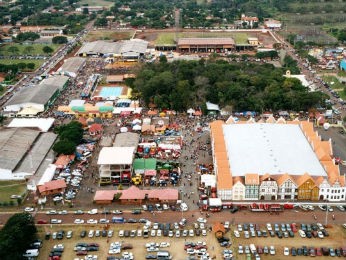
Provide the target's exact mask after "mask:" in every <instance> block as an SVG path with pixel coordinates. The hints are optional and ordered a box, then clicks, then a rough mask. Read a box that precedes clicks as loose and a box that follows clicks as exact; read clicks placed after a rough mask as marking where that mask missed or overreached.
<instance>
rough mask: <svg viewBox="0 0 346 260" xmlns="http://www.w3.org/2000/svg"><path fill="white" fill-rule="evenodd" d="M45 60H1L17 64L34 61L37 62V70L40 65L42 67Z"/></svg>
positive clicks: (5, 62) (1, 62)
mask: <svg viewBox="0 0 346 260" xmlns="http://www.w3.org/2000/svg"><path fill="white" fill-rule="evenodd" d="M44 62H45V60H42V59H41V60H19V59H16V60H10V59H3V60H0V64H6V65H8V64H17V63H34V64H35V68H34V70H36V69H37V68H38V67H40V66H41V65H42V64H43V63H44Z"/></svg>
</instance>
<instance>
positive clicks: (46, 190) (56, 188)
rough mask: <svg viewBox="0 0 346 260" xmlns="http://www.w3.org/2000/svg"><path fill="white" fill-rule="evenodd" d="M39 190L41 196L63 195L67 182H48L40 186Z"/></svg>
mask: <svg viewBox="0 0 346 260" xmlns="http://www.w3.org/2000/svg"><path fill="white" fill-rule="evenodd" d="M37 189H38V192H39V193H40V195H41V196H47V195H54V194H61V193H62V192H64V191H65V189H66V182H65V180H54V181H48V182H45V183H44V184H43V185H38V186H37Z"/></svg>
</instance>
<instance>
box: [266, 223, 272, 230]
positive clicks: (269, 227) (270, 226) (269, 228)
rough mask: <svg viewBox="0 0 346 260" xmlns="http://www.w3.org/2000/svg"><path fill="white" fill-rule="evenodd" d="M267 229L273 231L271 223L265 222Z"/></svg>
mask: <svg viewBox="0 0 346 260" xmlns="http://www.w3.org/2000/svg"><path fill="white" fill-rule="evenodd" d="M267 229H268V231H273V228H272V224H270V223H267Z"/></svg>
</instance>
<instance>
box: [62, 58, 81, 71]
mask: <svg viewBox="0 0 346 260" xmlns="http://www.w3.org/2000/svg"><path fill="white" fill-rule="evenodd" d="M84 63H85V59H84V58H81V57H71V58H68V59H66V60H65V62H64V64H63V65H62V66H61V67H60V68H59V71H64V72H70V73H71V72H72V73H75V74H77V72H78V71H79V70H80V69H81V68H82V67H83V65H84Z"/></svg>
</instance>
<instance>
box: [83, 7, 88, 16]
mask: <svg viewBox="0 0 346 260" xmlns="http://www.w3.org/2000/svg"><path fill="white" fill-rule="evenodd" d="M82 14H85V15H86V14H89V9H88V7H84V8H83V12H82Z"/></svg>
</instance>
